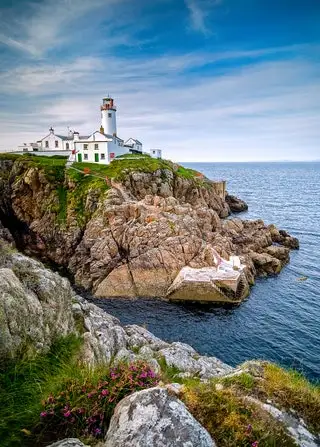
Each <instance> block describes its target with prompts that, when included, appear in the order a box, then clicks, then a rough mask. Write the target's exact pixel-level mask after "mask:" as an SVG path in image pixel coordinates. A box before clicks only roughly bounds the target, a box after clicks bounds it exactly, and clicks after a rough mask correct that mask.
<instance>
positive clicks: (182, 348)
mask: <svg viewBox="0 0 320 447" xmlns="http://www.w3.org/2000/svg"><path fill="white" fill-rule="evenodd" d="M158 356H162V357H163V358H164V359H165V361H166V364H167V365H168V366H174V367H175V368H177V369H178V370H179V371H181V372H183V373H191V374H192V375H193V376H195V375H196V376H198V377H200V378H201V379H208V378H211V377H218V376H221V375H226V374H229V373H231V372H232V371H234V368H232V367H231V366H229V365H226V364H225V363H223V362H221V361H220V360H218V359H217V358H215V357H206V356H200V355H199V354H198V353H197V352H196V351H195V350H194V349H193V348H192V347H191V346H189V345H187V344H185V343H180V342H173V343H172V344H171V345H170V346H169V347H168V348H165V349H161V350H160V351H159V352H158Z"/></svg>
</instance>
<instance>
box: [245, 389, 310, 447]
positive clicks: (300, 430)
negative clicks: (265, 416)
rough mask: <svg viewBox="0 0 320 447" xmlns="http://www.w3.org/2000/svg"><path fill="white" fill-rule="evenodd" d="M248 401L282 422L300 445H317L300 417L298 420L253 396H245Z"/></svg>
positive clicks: (304, 446)
mask: <svg viewBox="0 0 320 447" xmlns="http://www.w3.org/2000/svg"><path fill="white" fill-rule="evenodd" d="M247 400H248V401H249V402H253V403H255V404H256V405H258V406H260V407H261V408H262V409H263V410H265V411H266V412H267V413H269V414H270V415H271V416H272V417H273V418H274V419H276V420H277V421H280V422H282V424H283V425H284V426H285V427H286V430H287V432H288V433H289V435H290V436H291V438H292V439H293V440H294V442H295V443H296V444H297V445H298V446H300V447H318V446H319V439H318V438H317V437H316V436H314V435H313V434H312V433H310V431H309V430H308V429H307V426H306V424H305V423H304V422H303V421H302V420H301V419H300V420H298V419H297V418H296V417H294V416H293V415H292V414H288V413H286V412H285V411H281V410H279V409H278V408H276V407H274V406H273V405H270V404H268V403H263V402H261V401H259V400H257V399H255V398H252V397H249V396H248V397H247Z"/></svg>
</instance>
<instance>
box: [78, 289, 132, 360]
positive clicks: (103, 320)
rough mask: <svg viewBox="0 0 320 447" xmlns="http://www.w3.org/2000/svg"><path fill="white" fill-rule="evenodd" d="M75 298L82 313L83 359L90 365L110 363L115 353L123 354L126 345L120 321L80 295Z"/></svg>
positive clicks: (124, 333)
mask: <svg viewBox="0 0 320 447" xmlns="http://www.w3.org/2000/svg"><path fill="white" fill-rule="evenodd" d="M75 299H77V300H78V302H79V305H80V306H81V310H82V313H83V332H84V333H83V338H84V346H83V355H82V358H83V360H84V361H86V362H87V363H88V364H91V365H92V364H94V363H110V361H111V359H112V358H113V357H114V356H116V355H117V354H118V356H120V357H121V355H120V354H119V353H120V352H122V355H123V354H124V352H123V350H124V349H126V347H127V335H126V332H125V331H124V329H123V327H122V326H121V325H120V321H119V320H118V319H117V318H115V317H113V316H111V315H109V314H107V313H106V312H104V311H103V310H102V309H100V308H99V307H97V306H95V305H94V304H91V303H88V302H87V301H86V300H84V299H83V298H81V297H76V298H75ZM129 358H130V356H129ZM131 359H132V358H131Z"/></svg>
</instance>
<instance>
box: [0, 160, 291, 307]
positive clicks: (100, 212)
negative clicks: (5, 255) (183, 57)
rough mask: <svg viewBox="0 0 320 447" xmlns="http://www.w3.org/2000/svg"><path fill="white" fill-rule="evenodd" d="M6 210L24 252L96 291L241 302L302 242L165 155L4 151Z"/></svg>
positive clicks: (1, 185)
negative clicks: (79, 156)
mask: <svg viewBox="0 0 320 447" xmlns="http://www.w3.org/2000/svg"><path fill="white" fill-rule="evenodd" d="M0 167H1V174H0V193H1V199H0V213H1V216H0V217H1V219H2V221H3V223H4V224H5V225H6V226H7V227H8V228H9V230H10V231H11V233H12V235H13V237H14V239H15V242H16V244H17V246H18V247H19V248H20V249H21V250H23V251H24V252H25V253H26V254H29V255H32V256H35V257H37V258H38V259H40V260H42V261H44V262H48V263H52V264H53V265H55V266H57V267H61V268H63V269H65V271H67V272H68V274H69V275H70V277H71V278H72V280H73V281H74V283H75V284H76V285H77V286H80V287H82V288H84V289H87V290H91V291H92V293H93V294H94V295H95V296H97V297H119V296H121V297H127V298H135V297H160V298H165V299H171V300H191V301H204V302H206V301H217V302H233V303H239V302H241V301H242V300H243V299H244V298H245V297H247V296H248V294H249V291H250V287H251V286H252V285H253V284H254V281H255V278H256V277H257V276H259V275H270V274H278V273H279V272H280V271H281V269H282V267H283V266H284V265H285V264H286V263H287V262H288V261H289V252H290V249H295V248H298V246H299V242H298V240H297V239H295V238H293V237H291V236H290V235H289V234H288V233H286V232H285V231H283V230H278V229H277V228H276V227H275V226H274V225H266V224H265V223H264V222H263V221H262V220H255V221H247V220H242V219H239V218H236V217H234V216H231V217H230V214H231V212H232V211H234V212H239V211H241V210H246V209H247V205H246V204H245V203H244V202H243V201H241V200H240V199H237V198H236V197H234V196H229V195H228V193H227V192H226V182H225V181H211V180H209V179H207V178H206V177H205V176H204V175H203V174H201V173H199V172H197V171H194V170H192V169H187V168H184V167H182V166H180V165H178V164H175V163H172V162H170V161H168V160H161V159H153V158H151V157H149V156H136V157H134V156H133V155H131V156H130V157H122V158H121V159H118V160H117V159H115V160H114V161H113V162H112V163H111V164H110V165H107V166H101V165H94V164H88V163H74V164H73V165H72V166H71V167H69V168H67V166H66V159H65V158H63V157H39V156H38V157H37V156H32V155H25V156H24V155H12V154H11V155H8V154H2V155H1V157H0Z"/></svg>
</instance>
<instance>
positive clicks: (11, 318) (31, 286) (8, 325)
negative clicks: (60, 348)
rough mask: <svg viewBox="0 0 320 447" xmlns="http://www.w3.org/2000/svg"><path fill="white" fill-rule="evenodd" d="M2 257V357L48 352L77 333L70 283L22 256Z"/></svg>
mask: <svg viewBox="0 0 320 447" xmlns="http://www.w3.org/2000/svg"><path fill="white" fill-rule="evenodd" d="M0 250H1V249H0ZM0 254H1V257H0V357H4V358H6V357H14V356H15V354H16V353H17V352H19V351H21V350H22V349H23V350H30V351H33V352H46V351H48V350H49V348H50V346H51V344H52V343H53V341H54V340H55V339H56V338H57V337H61V336H65V335H68V334H70V333H72V332H74V331H75V326H74V319H73V316H72V298H73V296H74V292H73V291H72V289H71V287H70V283H69V281H68V280H67V279H65V278H62V277H61V276H59V275H58V274H56V273H54V272H51V271H50V270H48V269H45V268H44V266H43V265H42V264H41V263H40V262H37V261H35V260H33V259H31V258H28V257H26V256H24V255H22V254H19V253H17V252H14V251H9V252H8V251H6V250H4V249H2V250H1V253H0ZM35 322H36V324H35Z"/></svg>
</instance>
